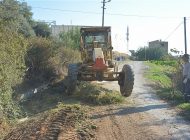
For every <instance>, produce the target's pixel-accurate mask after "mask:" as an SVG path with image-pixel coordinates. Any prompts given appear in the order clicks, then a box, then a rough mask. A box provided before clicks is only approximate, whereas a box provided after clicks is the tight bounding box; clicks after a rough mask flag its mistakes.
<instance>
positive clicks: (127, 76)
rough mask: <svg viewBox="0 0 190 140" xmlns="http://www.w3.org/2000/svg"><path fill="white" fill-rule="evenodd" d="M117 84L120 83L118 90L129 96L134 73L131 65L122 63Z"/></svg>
mask: <svg viewBox="0 0 190 140" xmlns="http://www.w3.org/2000/svg"><path fill="white" fill-rule="evenodd" d="M118 84H119V85H120V92H121V94H122V95H123V96H125V97H129V96H130V95H131V93H132V90H133V85H134V73H133V71H132V69H131V66H129V65H124V66H123V69H122V72H121V74H119V80H118Z"/></svg>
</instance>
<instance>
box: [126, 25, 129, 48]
mask: <svg viewBox="0 0 190 140" xmlns="http://www.w3.org/2000/svg"><path fill="white" fill-rule="evenodd" d="M126 35H127V51H128V50H129V26H127V34H126Z"/></svg>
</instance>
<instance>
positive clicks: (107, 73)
mask: <svg viewBox="0 0 190 140" xmlns="http://www.w3.org/2000/svg"><path fill="white" fill-rule="evenodd" d="M80 33H81V37H80V51H81V58H82V63H80V64H69V66H68V77H69V80H70V81H69V85H70V86H69V87H68V93H72V92H73V90H74V89H75V86H76V83H77V80H78V81H118V84H119V86H120V92H121V94H122V95H123V96H126V97H128V96H130V95H131V93H132V90H133V85H134V74H133V71H132V69H131V67H130V65H127V64H126V65H124V66H123V68H122V70H121V71H118V65H117V63H116V62H114V61H113V59H112V50H113V47H112V43H111V27H83V28H81V29H80Z"/></svg>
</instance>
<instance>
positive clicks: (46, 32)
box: [33, 22, 51, 37]
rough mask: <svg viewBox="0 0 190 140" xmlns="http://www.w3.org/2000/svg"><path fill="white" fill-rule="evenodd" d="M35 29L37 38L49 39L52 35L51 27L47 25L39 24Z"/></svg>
mask: <svg viewBox="0 0 190 140" xmlns="http://www.w3.org/2000/svg"><path fill="white" fill-rule="evenodd" d="M33 29H34V31H35V33H36V35H37V36H41V37H49V36H50V34H51V30H50V27H49V26H48V25H47V24H46V23H41V22H37V23H36V25H35V26H34V27H33Z"/></svg>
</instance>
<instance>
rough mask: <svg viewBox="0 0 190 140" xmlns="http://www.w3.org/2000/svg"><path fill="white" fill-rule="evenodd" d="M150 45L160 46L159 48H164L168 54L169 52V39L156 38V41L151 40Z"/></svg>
mask: <svg viewBox="0 0 190 140" xmlns="http://www.w3.org/2000/svg"><path fill="white" fill-rule="evenodd" d="M148 46H149V47H150V48H152V47H154V48H155V47H159V48H163V50H164V52H165V53H166V54H168V42H167V41H161V40H155V41H151V42H149V43H148Z"/></svg>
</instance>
